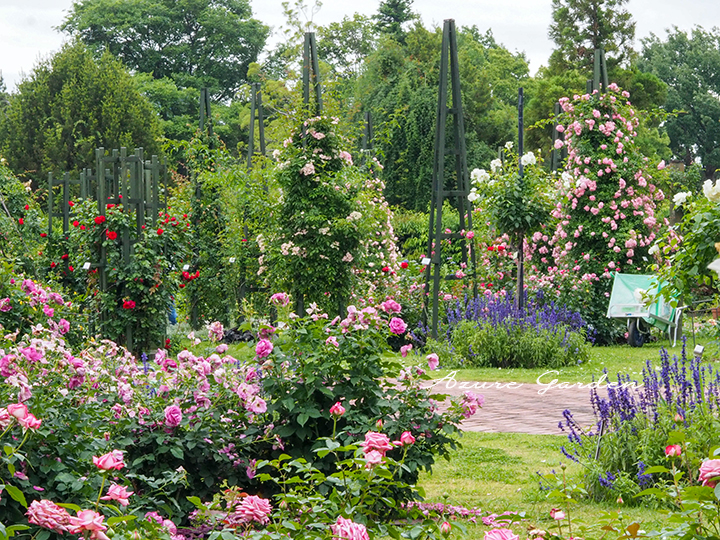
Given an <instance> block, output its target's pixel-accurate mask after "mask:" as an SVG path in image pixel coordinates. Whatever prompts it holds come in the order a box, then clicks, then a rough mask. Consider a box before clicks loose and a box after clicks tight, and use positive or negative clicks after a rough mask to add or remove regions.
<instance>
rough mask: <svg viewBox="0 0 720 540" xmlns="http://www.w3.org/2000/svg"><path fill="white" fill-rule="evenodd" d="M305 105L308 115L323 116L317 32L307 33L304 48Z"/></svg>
mask: <svg viewBox="0 0 720 540" xmlns="http://www.w3.org/2000/svg"><path fill="white" fill-rule="evenodd" d="M302 75H303V104H304V105H305V109H306V110H307V112H308V114H322V89H321V88H320V63H319V61H318V55H317V45H316V43H315V32H305V46H304V48H303V72H302ZM311 86H312V88H313V91H314V94H315V101H314V102H313V106H312V109H311V105H310V87H311Z"/></svg>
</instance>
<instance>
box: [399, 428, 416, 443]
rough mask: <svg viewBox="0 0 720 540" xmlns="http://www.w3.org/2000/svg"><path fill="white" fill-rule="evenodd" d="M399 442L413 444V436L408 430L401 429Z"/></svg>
mask: <svg viewBox="0 0 720 540" xmlns="http://www.w3.org/2000/svg"><path fill="white" fill-rule="evenodd" d="M400 442H401V443H403V444H404V445H408V444H413V443H414V442H415V437H413V436H412V433H410V432H409V431H403V433H402V435H400Z"/></svg>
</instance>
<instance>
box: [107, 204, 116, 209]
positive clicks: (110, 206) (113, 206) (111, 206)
mask: <svg viewBox="0 0 720 540" xmlns="http://www.w3.org/2000/svg"><path fill="white" fill-rule="evenodd" d="M107 207H108V208H115V205H114V204H108V205H107Z"/></svg>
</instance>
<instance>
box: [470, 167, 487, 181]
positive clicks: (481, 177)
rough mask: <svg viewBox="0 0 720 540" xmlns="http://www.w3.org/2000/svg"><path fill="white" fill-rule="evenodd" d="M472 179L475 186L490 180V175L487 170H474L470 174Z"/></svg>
mask: <svg viewBox="0 0 720 540" xmlns="http://www.w3.org/2000/svg"><path fill="white" fill-rule="evenodd" d="M470 178H471V179H472V181H473V183H474V184H480V183H482V182H487V181H488V180H490V174H489V173H488V172H487V171H486V170H485V169H473V172H471V173H470Z"/></svg>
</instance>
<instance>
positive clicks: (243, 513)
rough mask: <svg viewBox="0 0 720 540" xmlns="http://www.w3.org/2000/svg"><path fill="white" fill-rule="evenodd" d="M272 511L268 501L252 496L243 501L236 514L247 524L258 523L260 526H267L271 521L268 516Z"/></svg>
mask: <svg viewBox="0 0 720 540" xmlns="http://www.w3.org/2000/svg"><path fill="white" fill-rule="evenodd" d="M271 511H272V506H270V502H269V501H268V500H267V499H262V498H260V497H258V496H257V495H250V496H248V497H245V498H244V499H243V500H242V502H241V503H240V506H239V507H238V508H237V510H235V514H236V515H238V516H239V517H240V518H241V519H242V520H243V521H245V522H246V523H249V522H251V521H256V522H257V523H259V524H260V525H265V524H267V523H268V522H269V521H270V518H269V517H268V516H269V514H270V512H271Z"/></svg>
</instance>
